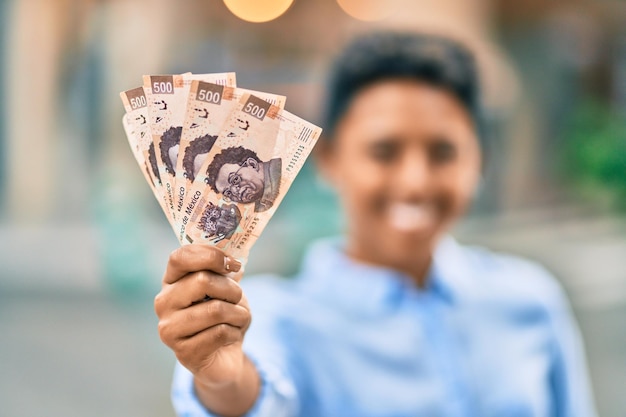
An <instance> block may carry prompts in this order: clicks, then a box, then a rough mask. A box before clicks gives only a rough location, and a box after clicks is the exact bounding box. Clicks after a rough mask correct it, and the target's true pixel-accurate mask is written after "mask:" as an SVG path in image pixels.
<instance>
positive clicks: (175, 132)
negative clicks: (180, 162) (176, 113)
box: [159, 126, 183, 174]
mask: <svg viewBox="0 0 626 417" xmlns="http://www.w3.org/2000/svg"><path fill="white" fill-rule="evenodd" d="M182 132H183V128H182V127H180V126H178V127H173V126H172V127H170V128H169V129H167V130H166V131H165V132H164V133H163V135H162V136H161V142H160V143H159V150H160V151H161V159H162V160H163V163H164V164H165V166H166V167H167V171H168V172H169V173H171V174H175V173H176V167H175V166H174V165H173V164H172V161H171V159H170V157H169V151H170V148H171V147H173V146H176V145H178V144H180V135H181V134H182Z"/></svg>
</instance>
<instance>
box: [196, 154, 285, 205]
mask: <svg viewBox="0 0 626 417" xmlns="http://www.w3.org/2000/svg"><path fill="white" fill-rule="evenodd" d="M281 169H282V160H281V158H273V159H269V160H267V161H262V160H261V159H260V158H259V157H258V155H257V153H256V152H254V151H252V150H250V149H246V148H244V147H243V146H237V147H230V148H225V149H223V150H222V151H221V152H220V153H218V154H217V155H215V157H214V158H213V161H211V163H210V164H209V166H208V168H207V173H206V174H207V175H206V182H207V183H208V184H209V185H210V186H211V188H212V189H213V191H215V192H216V193H218V194H221V195H222V196H223V197H224V199H225V200H226V201H232V202H236V203H241V204H252V203H254V211H255V212H263V211H266V210H268V209H270V208H271V207H272V205H273V204H274V201H275V200H276V197H278V194H279V191H280V190H279V189H280V179H281Z"/></svg>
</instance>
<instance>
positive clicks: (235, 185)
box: [215, 158, 265, 204]
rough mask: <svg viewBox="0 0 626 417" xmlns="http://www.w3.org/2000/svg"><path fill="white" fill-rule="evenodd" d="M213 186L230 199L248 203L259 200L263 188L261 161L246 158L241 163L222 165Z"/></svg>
mask: <svg viewBox="0 0 626 417" xmlns="http://www.w3.org/2000/svg"><path fill="white" fill-rule="evenodd" d="M215 187H216V188H217V191H218V192H220V193H221V194H222V195H223V196H224V197H226V198H227V199H229V200H230V201H234V202H237V203H243V204H248V203H253V202H255V201H258V200H260V199H261V198H262V197H263V191H264V188H265V182H264V174H263V166H262V163H260V162H258V161H257V160H256V159H254V158H248V159H246V160H245V161H244V162H243V164H241V165H239V164H229V163H227V164H224V165H222V167H221V168H220V170H219V172H218V174H217V178H216V180H215Z"/></svg>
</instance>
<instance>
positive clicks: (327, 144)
mask: <svg viewBox="0 0 626 417" xmlns="http://www.w3.org/2000/svg"><path fill="white" fill-rule="evenodd" d="M334 148H335V147H334V144H333V142H332V141H331V140H329V139H327V138H324V137H322V138H320V140H318V141H317V144H316V145H315V147H314V148H313V159H314V161H315V165H316V167H317V172H318V173H319V174H320V176H321V178H322V179H323V180H324V181H326V182H327V183H328V184H330V185H331V186H334V185H335V178H336V175H337V174H336V172H335V171H336V169H335V154H334V151H335V149H334Z"/></svg>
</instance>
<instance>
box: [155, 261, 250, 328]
mask: <svg viewBox="0 0 626 417" xmlns="http://www.w3.org/2000/svg"><path fill="white" fill-rule="evenodd" d="M242 294H243V291H242V290H241V287H240V286H239V284H238V283H237V282H235V281H234V280H232V279H230V278H228V277H225V276H223V275H218V274H215V273H212V272H209V271H199V272H193V273H190V274H187V275H185V276H184V277H183V278H182V279H180V280H179V281H178V282H176V283H174V284H168V285H165V286H164V287H163V289H162V290H161V292H160V293H159V294H158V295H157V297H156V298H155V301H154V307H155V311H156V313H157V316H159V317H162V315H164V314H166V313H167V312H169V311H173V310H181V309H185V308H187V307H189V306H191V305H192V304H194V303H198V302H201V301H205V300H206V299H218V300H223V301H226V302H228V303H232V304H237V303H239V301H241V297H242Z"/></svg>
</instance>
